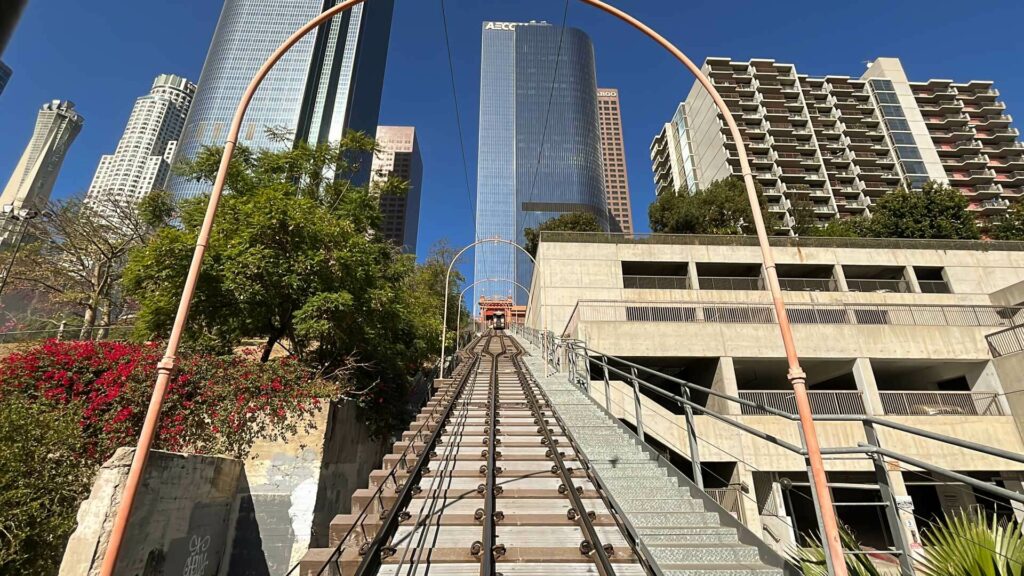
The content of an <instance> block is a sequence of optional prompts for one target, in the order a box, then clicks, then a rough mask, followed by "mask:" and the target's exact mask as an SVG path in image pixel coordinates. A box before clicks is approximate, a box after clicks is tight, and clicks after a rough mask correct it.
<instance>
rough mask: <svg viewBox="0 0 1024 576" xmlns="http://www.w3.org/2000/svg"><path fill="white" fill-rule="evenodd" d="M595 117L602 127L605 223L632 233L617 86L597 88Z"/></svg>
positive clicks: (617, 230)
mask: <svg viewBox="0 0 1024 576" xmlns="http://www.w3.org/2000/svg"><path fill="white" fill-rule="evenodd" d="M597 118H598V121H599V122H600V129H601V158H602V160H603V164H604V191H605V201H606V203H607V204H608V224H609V226H610V228H611V230H612V231H613V232H623V233H626V234H632V233H633V210H632V208H630V205H629V174H628V172H627V171H626V152H625V144H624V142H623V139H622V110H621V107H620V104H619V91H618V90H616V89H614V88H598V89H597Z"/></svg>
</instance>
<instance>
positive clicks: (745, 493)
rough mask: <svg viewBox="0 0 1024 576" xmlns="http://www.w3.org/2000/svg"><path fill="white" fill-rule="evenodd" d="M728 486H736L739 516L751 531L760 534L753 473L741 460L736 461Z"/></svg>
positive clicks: (760, 528) (760, 527)
mask: <svg viewBox="0 0 1024 576" xmlns="http://www.w3.org/2000/svg"><path fill="white" fill-rule="evenodd" d="M729 487H730V488H736V489H737V490H738V494H737V496H736V497H737V506H738V507H739V510H740V518H741V519H742V520H743V523H744V524H745V525H746V526H747V528H748V529H750V531H751V532H753V533H754V534H757V535H758V536H760V535H761V533H762V530H763V527H762V525H761V510H760V509H759V508H758V506H757V496H756V494H755V490H754V475H753V474H752V473H751V471H750V469H749V468H748V467H747V465H746V464H744V463H743V462H737V463H736V468H735V469H734V470H733V473H732V478H730V479H729Z"/></svg>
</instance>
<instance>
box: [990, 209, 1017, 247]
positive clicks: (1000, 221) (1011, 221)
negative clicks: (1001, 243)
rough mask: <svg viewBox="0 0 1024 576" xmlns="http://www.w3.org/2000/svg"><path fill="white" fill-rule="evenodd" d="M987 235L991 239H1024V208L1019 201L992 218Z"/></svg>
mask: <svg viewBox="0 0 1024 576" xmlns="http://www.w3.org/2000/svg"><path fill="white" fill-rule="evenodd" d="M989 235H990V236H991V237H992V239H993V240H1024V208H1022V207H1021V204H1020V202H1018V203H1016V204H1014V205H1013V206H1011V207H1010V209H1009V210H1007V211H1006V212H1004V213H1003V214H1001V215H1000V216H998V217H996V218H995V219H993V221H992V226H991V228H989Z"/></svg>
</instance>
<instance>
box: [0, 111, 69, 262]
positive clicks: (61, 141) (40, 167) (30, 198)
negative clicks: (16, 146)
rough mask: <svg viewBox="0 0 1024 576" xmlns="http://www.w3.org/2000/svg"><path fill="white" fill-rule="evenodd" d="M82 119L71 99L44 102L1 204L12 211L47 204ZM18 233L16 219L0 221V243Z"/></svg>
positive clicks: (8, 240)
mask: <svg viewBox="0 0 1024 576" xmlns="http://www.w3.org/2000/svg"><path fill="white" fill-rule="evenodd" d="M83 122H84V118H82V116H80V115H79V114H78V112H76V111H75V105H74V103H72V102H68V101H62V100H54V101H52V102H48V103H46V104H44V105H43V107H42V109H41V110H40V111H39V116H38V118H37V119H36V128H35V131H34V132H33V134H32V140H31V141H29V144H28V147H27V148H26V149H25V153H24V154H22V156H21V160H20V161H19V162H18V165H17V166H16V167H15V168H14V173H13V174H12V175H11V178H10V180H8V181H7V186H6V187H5V188H4V191H3V194H0V207H7V206H10V207H11V209H12V210H13V211H14V212H15V213H17V212H18V211H20V210H22V209H26V210H43V209H44V208H45V207H46V203H47V202H49V201H50V194H51V193H52V192H53V185H54V184H55V183H56V182H57V175H58V174H59V173H60V167H61V165H63V164H64V157H65V155H66V154H67V151H68V148H70V147H71V143H72V142H74V141H75V138H76V137H77V136H78V133H79V132H81V130H82V123H83ZM17 233H18V228H17V227H16V226H15V222H13V221H11V220H8V219H5V220H3V221H2V222H0V246H2V245H4V244H6V243H9V242H10V241H11V240H12V238H13V236H14V235H15V234H17Z"/></svg>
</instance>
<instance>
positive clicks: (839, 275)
mask: <svg viewBox="0 0 1024 576" xmlns="http://www.w3.org/2000/svg"><path fill="white" fill-rule="evenodd" d="M832 276H833V277H834V278H835V279H836V286H837V288H838V289H839V291H840V292H849V291H850V286H849V285H848V284H847V283H846V272H843V266H842V264H835V265H834V266H832Z"/></svg>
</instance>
